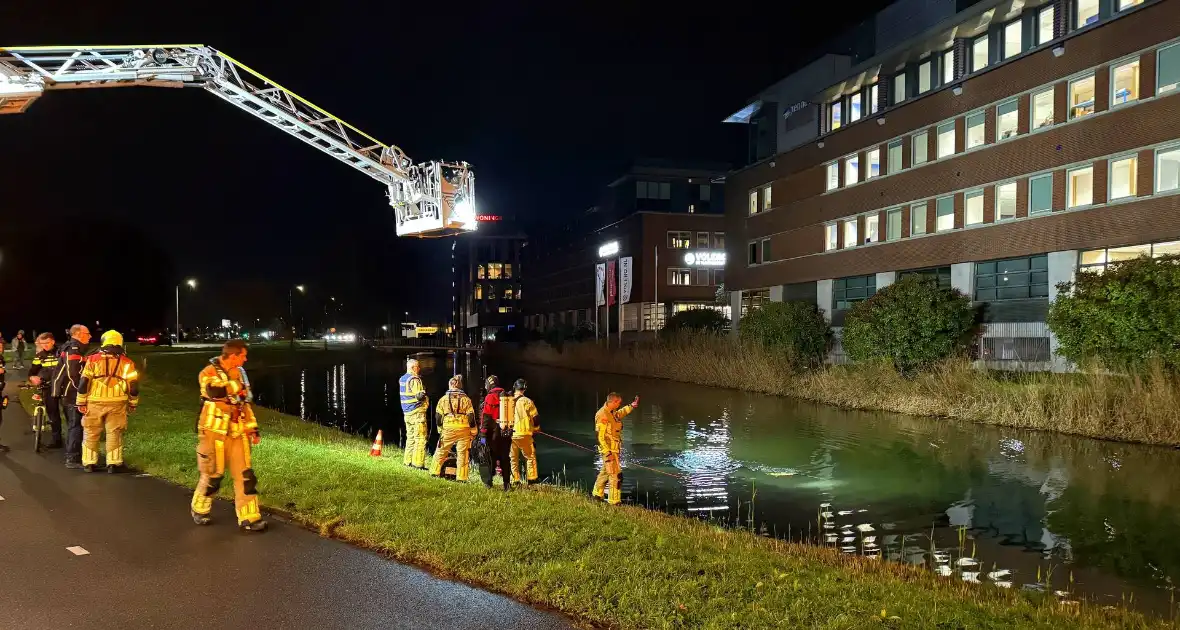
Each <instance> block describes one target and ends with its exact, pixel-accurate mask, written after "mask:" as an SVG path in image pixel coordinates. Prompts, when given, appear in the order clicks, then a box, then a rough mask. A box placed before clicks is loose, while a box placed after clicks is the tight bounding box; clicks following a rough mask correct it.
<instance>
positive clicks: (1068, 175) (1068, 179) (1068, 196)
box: [1065, 162, 1094, 210]
mask: <svg viewBox="0 0 1180 630" xmlns="http://www.w3.org/2000/svg"><path fill="white" fill-rule="evenodd" d="M1086 170H1088V171H1090V201H1088V202H1086V203H1083V204H1078V205H1076V206H1075V205H1072V204H1073V192H1074V190H1073V174H1074V173H1079V172H1081V171H1086ZM1092 205H1094V163H1093V162H1091V163H1089V164H1084V165H1081V166H1074V167H1072V168H1067V169H1065V209H1066V210H1077V209H1078V208H1089V207H1090V206H1092Z"/></svg>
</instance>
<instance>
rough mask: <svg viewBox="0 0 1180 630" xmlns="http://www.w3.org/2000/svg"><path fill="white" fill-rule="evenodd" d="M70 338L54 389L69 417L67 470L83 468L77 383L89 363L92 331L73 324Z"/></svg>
mask: <svg viewBox="0 0 1180 630" xmlns="http://www.w3.org/2000/svg"><path fill="white" fill-rule="evenodd" d="M69 333H70V338H69V339H68V340H67V341H66V342H65V343H64V344H62V345H61V349H60V350H59V355H58V356H59V357H61V365H60V366H59V369H58V371H57V383H56V384H55V388H57V391H61V392H62V395H61V403H62V411H63V412H64V414H65V417H66V468H81V467H82V411H81V410H79V409H78V405H77V399H78V383H79V382H81V380H82V368H83V367H84V365H85V362H86V346H87V344H89V343H90V329H89V328H87V327H85V326H83V325H82V324H74V325H73V326H71V327H70V330H69Z"/></svg>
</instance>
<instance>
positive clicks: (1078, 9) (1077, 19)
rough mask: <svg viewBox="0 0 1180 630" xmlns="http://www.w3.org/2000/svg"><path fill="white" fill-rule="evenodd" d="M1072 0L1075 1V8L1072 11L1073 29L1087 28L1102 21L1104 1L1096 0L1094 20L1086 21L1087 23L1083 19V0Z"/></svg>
mask: <svg viewBox="0 0 1180 630" xmlns="http://www.w3.org/2000/svg"><path fill="white" fill-rule="evenodd" d="M1072 1H1073V7H1072V8H1073V11H1072V13H1073V29H1072V30H1075V31H1080V30H1082V29H1083V28H1086V27H1088V26H1092V25H1094V24H1098V23H1099V22H1101V21H1102V1H1101V0H1094V21H1092V22H1086V23H1085V24H1083V23H1082V21H1081V20H1082V0H1072Z"/></svg>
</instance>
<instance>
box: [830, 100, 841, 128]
mask: <svg viewBox="0 0 1180 630" xmlns="http://www.w3.org/2000/svg"><path fill="white" fill-rule="evenodd" d="M843 101H844V99H840V98H838V99H836V100H834V101H832V102H830V103H828V131H835V130H837V129H839V128H840V127H842V126H844V120H843V116H844V108H843V107H841V103H843Z"/></svg>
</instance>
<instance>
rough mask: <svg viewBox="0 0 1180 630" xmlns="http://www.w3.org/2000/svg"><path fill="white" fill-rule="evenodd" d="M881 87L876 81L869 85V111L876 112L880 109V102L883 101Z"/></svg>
mask: <svg viewBox="0 0 1180 630" xmlns="http://www.w3.org/2000/svg"><path fill="white" fill-rule="evenodd" d="M880 97H881V94H880V88H878V86H877V84H876V83H874V84H872V85H870V86H869V112H870V113H873V114H876V113H877V110H878V109H879V107H878V104H879V103H880V102H881V98H880Z"/></svg>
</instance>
